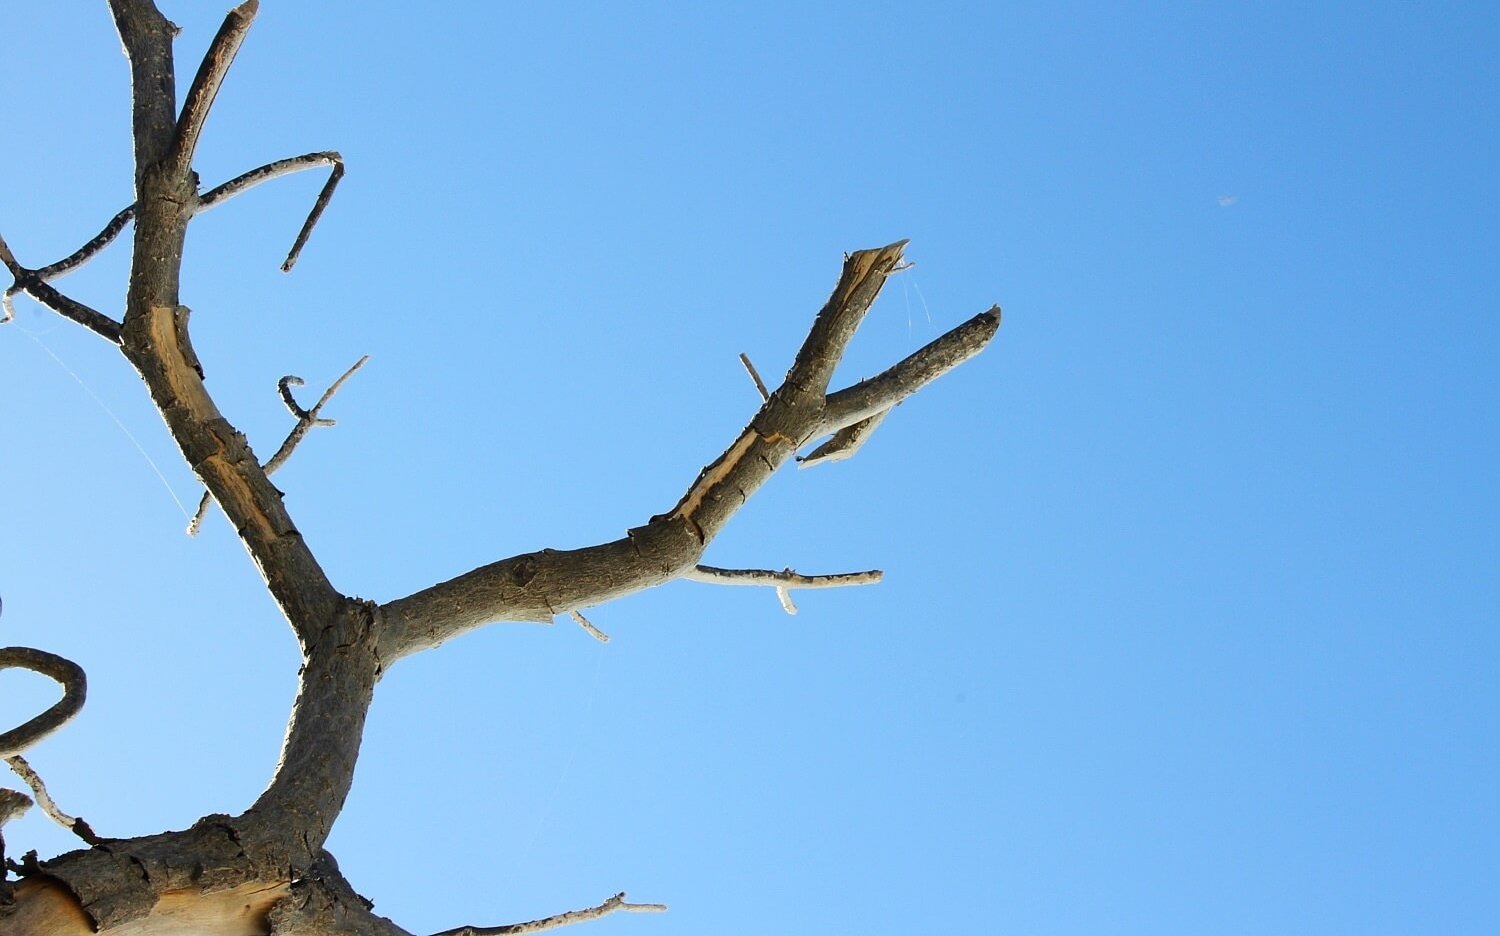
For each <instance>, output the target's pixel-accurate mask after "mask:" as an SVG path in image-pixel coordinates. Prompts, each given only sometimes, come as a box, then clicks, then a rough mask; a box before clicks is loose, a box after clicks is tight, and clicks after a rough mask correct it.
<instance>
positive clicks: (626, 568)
mask: <svg viewBox="0 0 1500 936" xmlns="http://www.w3.org/2000/svg"><path fill="white" fill-rule="evenodd" d="M905 244H906V242H905V241H901V242H898V243H895V244H891V245H889V246H886V247H881V248H876V249H874V250H861V251H857V252H855V253H852V254H850V255H848V257H847V258H846V259H845V262H844V268H843V272H842V274H841V275H840V277H839V282H838V285H837V286H836V287H835V289H834V292H833V295H832V296H831V297H830V298H829V300H828V302H827V304H825V305H824V307H823V310H822V311H821V312H819V313H818V316H817V318H816V320H815V321H814V323H813V325H812V328H811V329H810V330H809V332H808V336H807V338H806V340H805V341H804V342H803V345H802V348H801V350H800V351H798V353H797V357H796V359H795V360H794V361H793V363H792V367H791V369H790V370H789V371H788V373H787V376H786V379H785V380H784V381H783V383H782V384H781V386H780V387H778V388H777V389H776V390H775V391H774V392H772V393H771V394H770V396H769V398H768V399H767V400H766V401H765V403H764V404H763V405H762V406H761V408H760V410H759V412H757V413H756V414H755V416H754V417H753V418H752V419H751V420H750V424H749V425H748V426H747V427H746V428H745V429H744V430H743V431H742V432H741V433H740V435H739V436H738V437H737V438H736V439H735V441H734V442H733V443H732V444H731V445H730V446H729V448H728V449H727V450H725V452H724V453H723V454H722V455H720V456H719V458H718V459H716V460H715V461H714V462H712V463H711V464H709V465H708V466H707V467H705V468H704V469H703V470H702V471H701V472H700V473H699V475H698V477H697V479H696V480H695V481H694V482H693V483H692V485H690V486H689V487H688V489H687V491H686V493H684V494H683V496H682V498H681V500H679V501H678V503H677V505H676V507H674V508H673V509H672V510H671V511H670V512H668V513H666V514H660V515H658V516H655V517H652V518H651V520H650V521H649V522H648V523H647V524H646V525H645V526H642V527H636V528H635V529H632V530H630V531H629V532H628V533H627V535H626V536H625V537H624V538H622V539H617V540H614V541H612V542H608V543H602V544H600V545H597V546H589V547H585V548H582V549H570V550H554V549H543V550H540V551H539V552H532V553H523V554H521V555H517V556H512V557H510V558H509V559H502V560H500V561H498V562H494V563H491V564H489V565H486V566H481V567H480V568H478V569H474V570H472V571H470V572H466V573H464V574H463V575H460V576H458V577H456V578H453V579H450V580H448V581H446V582H441V583H439V584H437V585H433V586H431V587H429V588H425V589H423V590H421V591H418V592H415V593H413V594H411V595H408V596H406V597H404V598H399V599H396V600H394V601H391V602H388V603H387V604H385V605H383V606H382V608H381V612H382V613H381V625H380V627H381V632H380V636H379V640H378V643H379V647H380V654H381V657H382V659H383V660H385V661H387V663H389V662H394V661H395V660H397V659H399V658H401V657H403V656H407V655H410V654H412V653H416V652H419V651H421V650H424V649H428V648H430V647H435V646H437V645H438V644H440V643H442V642H443V641H445V640H448V639H450V638H451V637H454V636H456V635H457V634H460V633H463V632H464V631H467V630H471V629H473V628H475V627H479V626H482V625H484V624H487V623H490V622H493V621H541V622H547V621H551V620H552V618H553V617H554V616H555V615H557V614H561V613H564V612H567V611H572V610H576V609H579V608H586V607H590V606H593V605H597V604H603V603H604V602H606V601H610V600H613V599H615V598H619V597H622V596H624V595H627V594H631V593H633V592H637V591H640V590H642V589H645V588H649V587H652V586H654V585H659V584H661V583H662V582H665V581H668V580H670V579H673V578H677V577H680V576H682V575H684V574H685V573H687V572H688V571H689V570H691V569H693V567H694V566H695V565H696V564H697V562H698V560H699V558H700V557H701V556H702V553H703V550H704V547H705V546H706V545H707V544H708V543H709V542H710V541H711V540H712V539H713V537H714V536H715V535H717V534H718V532H719V531H720V530H721V529H723V527H724V525H725V524H726V523H727V522H728V521H729V519H730V517H732V516H733V515H734V513H735V511H737V510H738V509H739V508H740V506H741V505H743V504H744V503H745V501H746V500H747V499H748V498H749V497H750V496H751V495H752V494H754V493H755V491H756V490H758V489H759V488H760V486H761V485H762V484H764V483H765V481H766V480H767V479H768V478H769V477H770V476H771V474H772V473H773V472H775V470H776V469H777V468H778V467H780V466H781V465H782V464H783V463H785V462H786V461H787V460H788V459H789V458H790V457H791V456H792V454H793V452H795V451H796V449H797V448H798V447H800V446H801V445H803V444H804V443H806V442H807V441H808V440H809V439H810V438H813V437H815V436H816V435H818V434H820V433H823V432H831V431H836V430H838V429H841V428H843V426H844V425H846V424H847V423H848V422H853V421H857V420H858V419H860V418H863V417H864V416H867V415H869V414H862V413H858V412H853V411H852V408H851V407H850V406H848V404H841V409H840V410H839V412H840V413H841V414H842V413H843V412H844V411H845V410H851V412H849V414H848V418H847V419H845V418H844V416H843V415H840V416H839V417H838V418H832V419H831V418H829V417H828V415H827V411H828V410H829V408H830V405H831V404H832V403H833V402H834V401H835V400H839V399H840V398H841V397H840V394H832V395H830V396H828V397H827V402H826V403H825V396H824V394H825V392H826V388H827V386H828V382H829V380H830V378H831V377H832V375H833V371H834V368H835V367H836V366H837V365H838V360H839V358H840V357H841V356H842V355H843V352H844V349H845V348H846V347H847V345H848V342H849V340H850V338H852V337H853V335H854V330H855V329H856V328H857V327H858V325H859V322H860V320H861V319H862V318H863V317H864V314H865V312H866V311H867V310H868V309H869V307H870V304H871V303H872V302H873V301H874V300H875V297H876V295H878V293H879V292H880V287H881V285H882V284H883V283H884V282H885V278H886V276H887V275H888V274H889V273H890V272H891V270H892V269H893V268H894V267H895V266H896V265H897V263H898V262H899V261H900V259H901V252H902V248H903V247H904V246H905ZM998 323H999V316H998V313H997V312H996V311H994V310H992V311H991V312H987V313H984V314H982V315H980V316H978V317H977V318H976V319H974V320H972V321H971V322H969V323H966V324H965V325H962V326H959V327H958V328H957V329H954V331H953V332H950V333H949V336H945V338H942V339H939V340H938V341H937V342H934V343H933V344H932V345H929V346H928V347H927V348H925V349H923V350H922V351H919V352H917V353H916V354H914V355H912V356H911V357H910V358H908V359H907V360H906V361H904V362H902V363H901V364H898V365H896V367H894V368H892V369H891V372H895V376H891V377H889V379H888V380H884V381H881V382H880V383H878V384H876V387H875V392H873V393H872V392H871V391H869V390H861V391H859V393H860V394H865V395H866V396H873V397H875V398H877V399H881V400H886V399H891V400H894V399H895V398H898V397H904V396H905V395H908V394H910V393H912V392H915V390H916V389H918V388H919V387H920V386H923V385H925V384H926V383H928V382H930V381H931V380H933V379H935V378H936V377H937V376H939V375H940V374H941V373H943V372H945V371H946V370H948V369H951V367H953V366H955V365H956V364H957V363H958V362H959V361H960V360H963V359H967V358H968V357H970V356H972V355H973V354H974V353H977V352H978V351H979V350H980V349H981V348H983V347H984V345H985V344H986V343H987V342H988V341H989V339H990V337H992V336H993V335H994V332H995V326H996V325H998ZM952 336H959V337H957V338H955V337H952ZM955 343H956V344H958V345H960V346H961V350H962V354H958V353H956V352H950V350H949V345H950V344H955ZM935 348H937V349H939V350H934V349H935ZM891 372H887V374H891ZM909 372H910V374H909ZM886 376H887V375H882V377H886ZM877 380H880V378H877ZM888 385H890V386H891V387H892V389H890V390H889V391H887V389H886V388H887V386H888ZM849 392H850V391H841V392H840V393H841V394H848V393H849ZM856 397H857V398H858V394H856ZM843 399H845V400H847V399H849V397H843ZM890 405H894V403H893V402H888V403H887V404H886V408H888V407H889V406H890ZM840 420H842V421H840Z"/></svg>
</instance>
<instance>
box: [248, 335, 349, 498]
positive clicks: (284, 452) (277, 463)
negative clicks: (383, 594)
mask: <svg viewBox="0 0 1500 936" xmlns="http://www.w3.org/2000/svg"><path fill="white" fill-rule="evenodd" d="M369 359H370V356H369V355H368V354H366V355H365V356H364V357H362V358H360V359H359V360H357V361H355V362H354V366H353V367H351V368H349V369H348V370H346V371H344V373H343V375H342V376H340V377H339V379H338V380H335V381H334V382H333V383H332V384H331V385H329V387H328V389H327V390H325V391H323V395H322V396H321V397H319V398H318V402H317V403H314V404H313V408H312V409H310V410H300V407H297V402H296V400H293V399H292V398H291V397H292V394H291V391H290V390H289V389H288V388H287V384H289V383H292V382H295V383H296V384H297V385H298V386H300V385H301V384H302V379H301V378H300V377H283V378H282V379H281V381H280V382H279V384H278V386H279V387H280V389H281V398H282V402H283V403H286V404H287V408H288V409H291V410H292V412H293V413H295V414H296V415H297V424H296V425H295V426H293V427H292V431H291V432H289V433H287V437H286V441H284V442H282V443H281V448H279V449H277V450H276V454H275V455H272V456H271V459H270V461H268V462H266V465H265V468H266V474H271V473H272V472H274V471H275V470H276V469H278V468H280V467H281V466H282V465H284V464H286V460H287V459H288V458H290V457H291V456H292V451H293V450H294V449H296V448H297V444H298V443H299V442H301V441H302V439H303V437H305V436H306V435H307V433H308V432H309V431H310V430H311V429H312V428H313V427H314V426H333V425H337V423H336V422H335V421H334V420H332V419H319V418H318V414H319V413H321V412H322V411H323V406H324V405H325V404H326V403H327V402H328V401H329V400H331V399H333V395H334V394H335V393H338V392H339V388H340V387H342V386H343V385H344V381H346V380H348V379H349V378H350V377H353V376H354V372H355V371H357V370H359V369H360V368H361V367H364V366H365V362H366V361H368V360H369ZM299 410H300V411H299Z"/></svg>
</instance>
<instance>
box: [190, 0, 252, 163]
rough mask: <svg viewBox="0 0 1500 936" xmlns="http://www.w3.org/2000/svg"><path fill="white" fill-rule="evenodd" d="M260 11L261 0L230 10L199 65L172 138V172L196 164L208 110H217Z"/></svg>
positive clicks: (248, 1) (250, 1)
mask: <svg viewBox="0 0 1500 936" xmlns="http://www.w3.org/2000/svg"><path fill="white" fill-rule="evenodd" d="M259 10H260V0H245V2H244V3H242V4H240V5H239V6H237V7H235V8H234V9H232V10H230V11H229V13H228V15H226V16H225V17H224V24H223V25H222V26H220V27H219V32H218V34H216V35H215V36H214V38H213V41H212V42H210V43H209V45H208V53H207V54H206V55H204V56H203V62H202V64H201V65H199V66H198V74H197V75H195V76H194V77H193V83H192V85H191V86H190V87H189V88H188V93H187V99H186V100H184V101H183V104H182V116H181V117H179V118H178V119H177V135H176V138H175V139H174V140H173V141H172V150H171V153H170V155H169V156H168V171H169V172H172V173H174V174H180V173H185V172H187V171H188V170H189V169H190V168H192V165H193V154H194V153H195V152H196V151H197V148H198V138H199V137H200V136H202V134H203V124H204V123H205V122H206V121H207V120H208V112H209V111H210V110H212V109H213V106H214V98H216V97H218V96H219V88H221V87H223V85H224V76H225V75H227V74H228V73H229V66H230V65H231V64H232V63H233V62H234V57H235V54H236V53H238V52H239V51H240V45H241V44H242V43H243V42H244V41H245V33H247V32H249V31H250V24H251V23H253V22H254V21H255V14H256V12H257V11H259Z"/></svg>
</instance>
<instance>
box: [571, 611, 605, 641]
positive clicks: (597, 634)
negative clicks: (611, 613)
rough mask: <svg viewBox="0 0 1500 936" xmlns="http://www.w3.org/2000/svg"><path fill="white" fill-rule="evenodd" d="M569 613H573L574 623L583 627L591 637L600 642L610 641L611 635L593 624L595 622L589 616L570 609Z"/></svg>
mask: <svg viewBox="0 0 1500 936" xmlns="http://www.w3.org/2000/svg"><path fill="white" fill-rule="evenodd" d="M568 614H570V615H572V617H573V623H575V624H577V625H578V626H579V627H581V628H583V629H584V631H586V632H587V633H588V635H589V636H590V637H592V638H594V639H595V640H597V641H599V642H600V643H609V635H608V634H606V633H605V632H604V631H602V630H600V629H599V628H597V627H595V626H594V625H593V622H591V621H590V620H589V619H588V618H586V617H584V616H583V615H582V614H579V613H578V612H577V611H569V612H568Z"/></svg>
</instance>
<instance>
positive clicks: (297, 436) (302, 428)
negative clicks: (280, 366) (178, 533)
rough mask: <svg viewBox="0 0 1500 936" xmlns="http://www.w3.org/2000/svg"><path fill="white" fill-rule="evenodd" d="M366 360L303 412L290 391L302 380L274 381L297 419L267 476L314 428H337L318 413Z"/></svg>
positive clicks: (196, 518) (203, 503)
mask: <svg viewBox="0 0 1500 936" xmlns="http://www.w3.org/2000/svg"><path fill="white" fill-rule="evenodd" d="M369 359H370V356H369V355H368V354H366V355H365V356H364V357H362V358H360V359H359V360H358V361H355V362H354V366H353V367H351V368H349V369H348V370H346V371H344V373H343V375H342V376H341V377H339V379H338V380H335V381H334V382H333V384H332V385H331V386H329V388H328V389H327V390H326V391H324V392H323V395H322V396H321V397H319V398H318V402H317V403H316V404H314V405H313V408H312V409H310V410H305V409H303V408H302V407H301V406H300V405H298V403H297V401H296V399H295V398H293V397H292V389H291V388H292V387H293V386H298V387H300V386H302V383H303V381H302V378H301V377H297V376H294V375H291V374H288V375H287V376H285V377H283V378H281V379H280V380H278V381H277V382H276V389H277V392H279V393H280V394H281V401H282V402H283V403H285V404H286V408H287V409H288V410H289V411H290V412H291V414H292V415H293V416H295V417H297V423H296V425H294V426H292V431H291V432H289V433H287V437H286V439H285V440H284V441H283V442H282V443H281V448H279V449H277V450H276V454H275V455H272V456H271V458H270V460H269V461H267V462H266V464H265V466H264V467H265V472H266V475H267V476H269V475H271V474H272V473H273V472H275V471H276V469H278V468H280V467H281V466H282V465H284V464H286V461H287V459H288V458H291V457H292V452H293V451H294V450H295V449H296V448H297V446H298V444H299V443H301V441H302V440H303V438H305V437H306V436H307V433H308V432H310V431H311V430H312V429H313V428H314V427H317V426H333V425H336V423H335V422H334V420H332V419H320V418H319V417H318V413H320V412H322V410H323V404H325V403H327V402H328V401H329V400H331V399H333V395H334V394H335V393H338V392H339V388H340V387H342V386H343V385H344V381H346V380H348V379H349V378H350V377H352V376H354V372H355V371H357V370H359V369H360V368H361V367H363V366H364V364H365V362H366V361H368V360H369ZM210 500H211V497H210V495H209V493H208V492H207V491H204V492H203V496H202V497H200V498H198V509H197V510H195V511H194V512H193V518H192V519H191V520H189V521H188V526H187V534H188V536H197V535H198V530H199V528H200V527H202V526H203V517H204V515H205V514H206V513H207V511H208V504H209V501H210Z"/></svg>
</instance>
